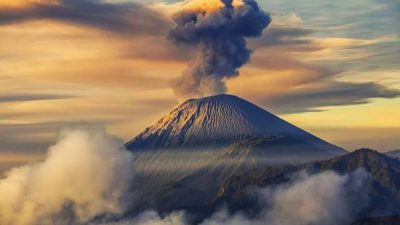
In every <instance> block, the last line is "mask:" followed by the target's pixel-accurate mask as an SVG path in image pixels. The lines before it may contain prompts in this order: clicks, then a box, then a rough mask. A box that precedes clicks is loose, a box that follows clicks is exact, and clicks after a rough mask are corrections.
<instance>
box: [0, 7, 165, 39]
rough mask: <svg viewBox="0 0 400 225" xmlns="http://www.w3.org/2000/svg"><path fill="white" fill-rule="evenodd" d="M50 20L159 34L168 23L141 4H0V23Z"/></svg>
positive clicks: (112, 29) (110, 29) (133, 33)
mask: <svg viewBox="0 0 400 225" xmlns="http://www.w3.org/2000/svg"><path fill="white" fill-rule="evenodd" d="M41 19H50V20H56V21H61V22H65V23H74V24H77V25H84V26H88V27H94V28H98V29H102V30H106V31H112V32H117V33H121V34H129V35H131V36H132V35H134V36H140V35H154V34H158V35H160V34H161V33H162V32H163V31H165V29H166V28H167V27H168V26H169V20H168V19H167V18H166V17H165V15H164V14H163V13H161V12H157V11H155V10H153V9H151V8H150V7H147V6H146V5H144V4H140V3H135V2H131V3H111V2H110V3H107V2H104V1H93V0H55V1H26V3H25V4H22V5H20V6H12V5H11V6H8V7H1V6H0V25H7V24H13V23H17V22H24V21H31V20H41Z"/></svg>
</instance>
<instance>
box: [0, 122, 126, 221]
mask: <svg viewBox="0 0 400 225" xmlns="http://www.w3.org/2000/svg"><path fill="white" fill-rule="evenodd" d="M121 146H122V142H121V141H119V140H118V139H116V138H114V137H111V136H109V135H107V134H106V133H105V131H103V130H90V131H85V130H68V131H65V132H63V133H62V135H61V137H60V140H59V141H58V143H57V144H55V145H54V146H52V147H50V149H49V152H48V154H47V158H46V159H45V160H44V161H43V162H41V163H38V164H34V165H27V166H24V167H20V168H15V169H13V170H11V171H9V172H8V173H7V174H6V177H5V178H4V179H2V180H0V196H1V201H0V224H2V225H39V224H40V225H55V224H57V225H61V224H63V223H65V224H67V223H68V224H70V222H71V221H77V222H76V223H78V222H85V221H88V220H90V219H91V218H92V217H94V216H96V215H99V214H102V213H120V212H121V210H123V208H124V204H125V203H124V202H123V201H121V197H123V194H124V192H125V190H126V188H127V187H128V184H129V183H130V182H131V180H132V177H133V174H134V168H133V164H132V162H133V159H132V155H131V153H129V152H128V151H125V150H123V149H122V148H121Z"/></svg>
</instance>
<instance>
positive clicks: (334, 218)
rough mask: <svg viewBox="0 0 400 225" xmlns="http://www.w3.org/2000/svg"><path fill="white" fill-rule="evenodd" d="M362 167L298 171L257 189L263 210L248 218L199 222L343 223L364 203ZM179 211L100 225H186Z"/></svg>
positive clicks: (224, 216)
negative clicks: (311, 172)
mask: <svg viewBox="0 0 400 225" xmlns="http://www.w3.org/2000/svg"><path fill="white" fill-rule="evenodd" d="M367 179H368V174H367V173H366V172H365V170H363V169H360V170H357V171H355V172H353V173H351V174H346V175H339V174H337V173H335V172H332V171H327V172H322V173H320V174H314V175H309V174H307V173H305V172H303V173H300V174H298V175H297V177H295V178H293V180H292V181H291V182H290V183H288V184H284V185H280V186H277V187H273V188H272V187H267V188H264V189H259V190H258V195H259V198H260V199H261V201H262V202H263V204H264V205H265V208H264V210H263V211H262V212H261V213H260V215H259V216H257V217H255V218H249V217H247V216H246V215H244V214H241V213H237V214H233V215H232V214H229V213H228V212H227V211H226V210H220V211H218V212H216V213H215V214H214V215H213V216H211V217H210V218H208V219H206V220H205V221H203V222H202V223H200V225H265V224H268V225H321V224H324V225H347V224H350V223H351V222H352V221H353V220H354V219H355V218H356V217H357V213H359V212H360V210H362V209H363V207H365V206H366V205H367V203H368V198H367V192H366V191H365V189H364V184H365V182H366V181H367ZM188 224H189V223H188V222H187V221H186V220H185V216H184V213H183V212H177V213H172V214H170V215H167V216H165V217H160V216H159V215H158V214H157V213H155V212H152V211H149V212H145V213H143V214H141V215H140V216H139V217H137V218H136V219H132V220H127V221H122V222H111V223H103V224H102V225H188Z"/></svg>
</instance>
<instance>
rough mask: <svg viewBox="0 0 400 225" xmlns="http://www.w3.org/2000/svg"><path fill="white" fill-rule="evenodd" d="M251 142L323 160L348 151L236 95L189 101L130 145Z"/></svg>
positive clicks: (189, 147) (142, 148)
mask: <svg viewBox="0 0 400 225" xmlns="http://www.w3.org/2000/svg"><path fill="white" fill-rule="evenodd" d="M246 143H249V144H254V147H256V148H257V149H259V150H261V149H262V151H263V152H262V154H266V153H268V152H270V153H272V154H276V153H280V152H282V153H283V154H285V155H287V156H289V157H290V156H301V154H302V153H304V154H307V155H308V156H309V157H313V158H319V159H321V158H330V157H333V156H336V155H341V154H345V153H346V151H345V150H343V149H341V148H339V147H337V146H335V145H332V144H330V143H328V142H326V141H324V140H321V139H319V138H317V137H315V136H314V135H312V134H309V133H307V132H305V131H304V130H301V129H300V128H298V127H296V126H294V125H292V124H290V123H288V122H286V121H284V120H282V119H280V118H279V117H277V116H275V115H273V114H271V113H269V112H267V111H265V110H263V109H262V108H260V107H258V106H256V105H253V104H252V103H250V102H248V101H245V100H243V99H241V98H239V97H236V96H232V95H217V96H211V97H206V98H201V99H192V100H188V101H186V102H185V103H183V104H182V105H180V106H179V107H177V108H176V109H174V110H173V111H172V112H171V113H169V114H168V115H166V116H164V117H163V118H162V119H161V120H159V121H158V122H157V123H156V124H154V125H152V126H150V127H149V128H147V129H146V130H145V131H143V132H142V133H141V134H139V135H138V136H137V137H135V138H134V139H133V140H131V141H130V142H128V143H127V144H126V147H127V149H129V150H131V151H135V152H148V151H155V150H171V149H173V150H179V151H193V150H202V151H204V150H206V149H216V148H218V149H221V148H222V149H224V148H226V147H232V148H234V145H237V146H243V145H246ZM247 147H249V146H247ZM258 152H260V151H258ZM309 153H310V154H309ZM288 154H289V155H288ZM290 154H291V155H290Z"/></svg>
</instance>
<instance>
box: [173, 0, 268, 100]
mask: <svg viewBox="0 0 400 225" xmlns="http://www.w3.org/2000/svg"><path fill="white" fill-rule="evenodd" d="M174 21H175V23H176V27H175V28H173V29H172V30H171V31H170V32H169V35H168V38H169V40H171V41H172V42H173V43H176V44H182V45H186V46H191V47H193V48H196V50H197V54H196V56H195V57H194V58H193V59H192V60H191V62H190V64H189V66H188V68H187V70H186V71H185V72H184V73H183V74H182V76H181V77H180V78H179V79H178V80H176V81H175V82H174V84H173V87H174V91H175V94H176V95H177V96H179V97H184V98H187V97H201V96H206V95H214V94H220V93H225V92H226V91H227V90H226V85H225V83H224V79H226V78H230V77H234V76H237V75H238V74H239V72H238V69H239V68H240V67H241V66H243V65H244V64H245V63H246V62H248V60H249V59H250V55H251V52H252V51H251V50H250V49H249V48H248V47H247V44H246V38H249V37H259V36H261V35H262V31H263V30H264V29H265V28H266V27H267V26H268V24H269V23H270V21H271V18H270V16H269V15H268V14H267V13H266V12H264V11H262V10H261V9H260V8H259V6H258V4H257V2H256V1H254V0H245V1H232V0H230V1H229V0H228V1H226V0H225V1H220V0H213V1H192V2H189V4H188V5H187V6H186V7H184V8H183V10H182V11H180V12H178V13H177V14H176V15H175V16H174Z"/></svg>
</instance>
